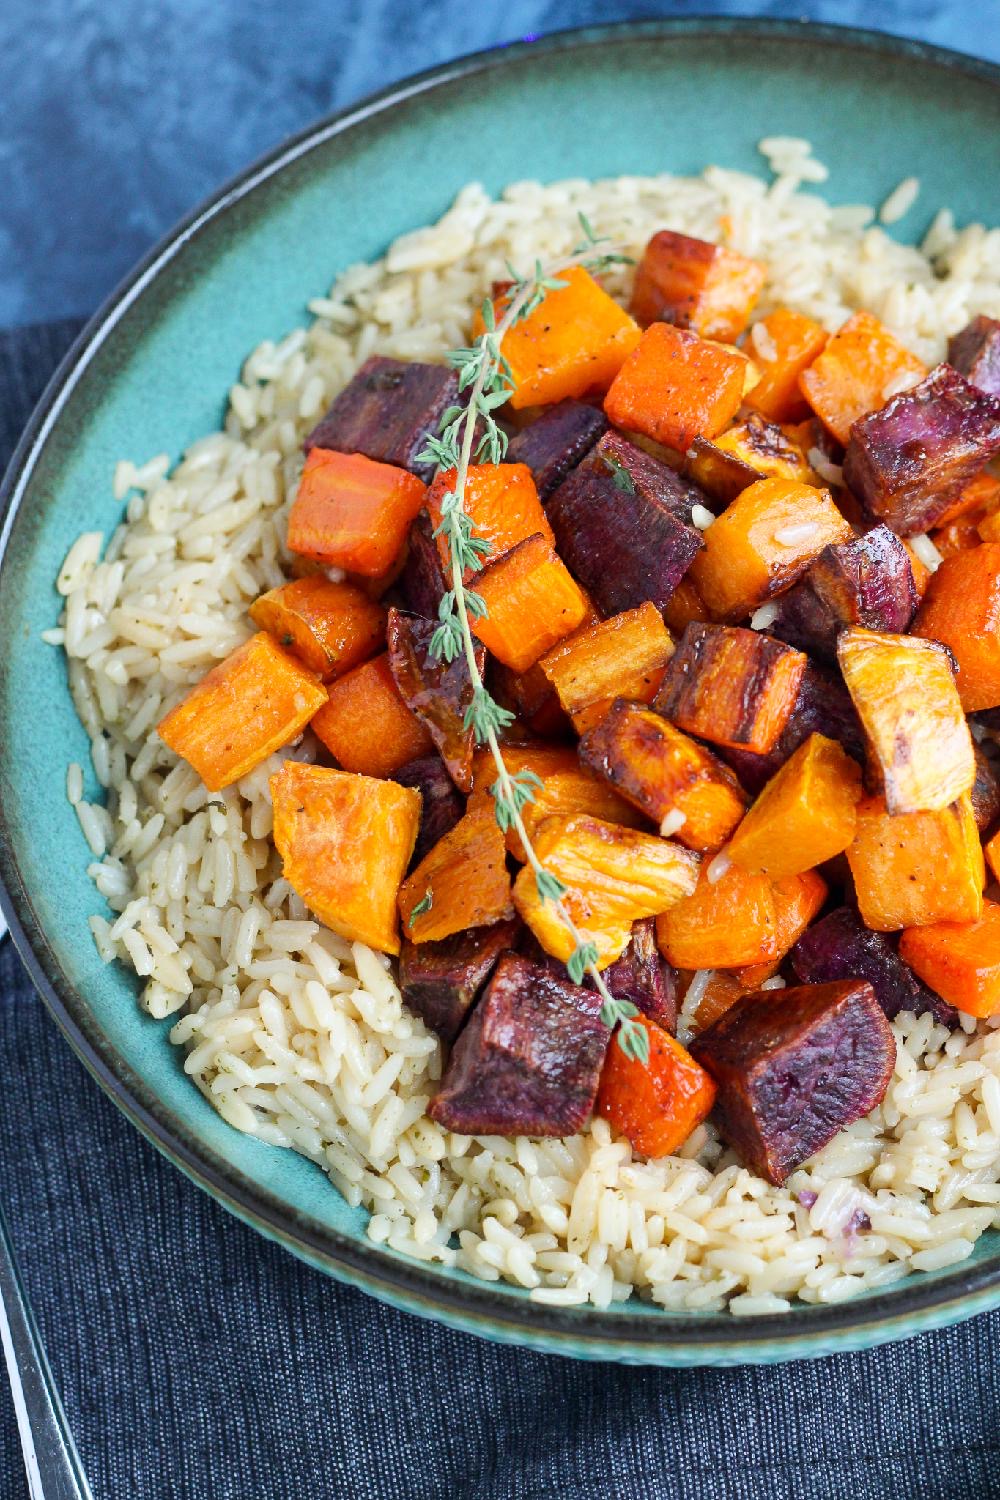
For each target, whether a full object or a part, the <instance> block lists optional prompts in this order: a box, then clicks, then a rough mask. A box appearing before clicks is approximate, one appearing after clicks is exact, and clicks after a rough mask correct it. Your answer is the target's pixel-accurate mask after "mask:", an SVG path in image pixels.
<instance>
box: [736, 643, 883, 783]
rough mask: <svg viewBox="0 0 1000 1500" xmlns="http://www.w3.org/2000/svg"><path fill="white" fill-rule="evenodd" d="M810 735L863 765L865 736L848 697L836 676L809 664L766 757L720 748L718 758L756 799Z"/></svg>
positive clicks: (838, 676) (745, 751) (751, 752)
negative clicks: (837, 746)
mask: <svg viewBox="0 0 1000 1500" xmlns="http://www.w3.org/2000/svg"><path fill="white" fill-rule="evenodd" d="M811 734H825V735H826V737H827V738H828V739H831V740H836V741H837V743H838V744H840V745H842V746H843V747H844V749H845V750H846V751H847V753H848V755H851V756H853V757H854V759H855V760H856V761H858V763H859V764H861V763H863V761H864V758H865V743H864V733H863V731H862V728H861V724H860V721H859V719H858V716H857V713H856V711H855V708H854V704H853V703H852V702H851V697H850V694H849V693H848V691H847V689H846V688H845V687H844V684H843V681H842V679H841V677H840V675H839V673H838V675H837V676H836V677H834V675H833V674H832V673H831V672H827V671H825V670H824V669H823V668H822V667H817V666H816V664H815V663H814V662H811V661H810V662H807V663H806V669H805V671H804V672H803V674H802V678H801V681H800V683H799V691H798V696H797V698H796V699H795V707H794V708H793V709H792V712H791V716H790V717H789V719H788V722H787V724H786V725H785V727H784V729H783V730H782V732H781V734H780V735H779V737H778V739H777V741H776V742H775V745H774V747H773V749H771V750H770V751H768V753H767V754H766V755H755V754H754V753H753V751H751V750H740V749H733V748H731V747H728V748H727V747H720V750H719V754H720V755H721V756H722V759H723V760H724V761H725V762H726V764H727V765H728V766H731V767H732V769H733V770H734V771H735V772H736V775H737V776H738V777H739V780H740V783H741V785H742V786H744V787H745V788H746V790H747V791H748V792H750V794H751V795H752V796H756V794H757V793H758V792H760V791H762V790H763V789H764V787H765V786H766V785H767V783H768V782H769V781H770V779H771V777H772V776H773V775H774V774H775V772H777V771H779V770H780V769H781V767H782V766H783V765H784V764H785V762H786V761H787V760H788V758H789V756H790V755H792V754H793V753H794V752H795V751H796V750H797V749H798V748H799V746H800V745H801V744H803V743H804V741H805V740H807V739H808V738H809V736H810V735H811Z"/></svg>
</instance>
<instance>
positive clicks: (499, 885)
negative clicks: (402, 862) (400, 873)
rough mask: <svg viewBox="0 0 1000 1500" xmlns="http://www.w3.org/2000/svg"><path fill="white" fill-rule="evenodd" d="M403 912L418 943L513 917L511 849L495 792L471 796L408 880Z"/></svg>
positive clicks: (402, 895)
mask: <svg viewBox="0 0 1000 1500" xmlns="http://www.w3.org/2000/svg"><path fill="white" fill-rule="evenodd" d="M399 914H400V916H401V917H402V919H403V931H404V933H405V935H406V937H407V938H409V940H410V941H411V942H413V943H437V942H440V941H441V939H442V938H447V937H452V936H453V935H454V934H455V933H456V932H464V931H465V930H466V928H467V927H487V926H489V925H490V924H491V923H493V922H506V921H509V920H510V918H511V917H513V915H514V908H513V906H512V904H511V899H510V876H509V875H508V873H507V862H506V850H505V849H504V842H503V834H502V833H501V832H500V829H499V827H498V826H497V821H496V818H495V817H494V814H493V799H492V797H489V796H474V797H471V798H470V799H469V805H468V809H467V811H466V813H465V816H464V818H462V819H461V821H460V822H458V823H456V824H455V826H454V828H452V829H451V830H450V832H448V833H446V834H445V836H444V838H443V839H441V840H440V842H439V843H437V844H435V845H434V848H433V849H432V850H431V852H430V853H429V854H428V855H426V856H425V858H424V859H422V860H421V861H420V863H419V865H417V867H416V869H415V870H414V871H413V872H412V874H411V875H409V876H408V877H407V879H406V880H405V881H404V883H403V886H402V889H401V890H400V892H399Z"/></svg>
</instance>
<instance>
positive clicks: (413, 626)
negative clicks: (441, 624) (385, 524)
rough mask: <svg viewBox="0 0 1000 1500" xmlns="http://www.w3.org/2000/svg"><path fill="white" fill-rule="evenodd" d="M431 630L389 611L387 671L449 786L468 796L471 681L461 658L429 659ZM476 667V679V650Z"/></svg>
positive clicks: (480, 657) (415, 618)
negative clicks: (434, 751)
mask: <svg viewBox="0 0 1000 1500" xmlns="http://www.w3.org/2000/svg"><path fill="white" fill-rule="evenodd" d="M436 629H437V626H436V624H435V623H434V621H433V620H425V619H423V618H422V617H421V616H419V615H407V614H404V613H403V611H402V610H399V609H390V611H389V623H388V625H387V627H386V632H385V635H386V641H387V643H388V646H389V666H390V668H391V669H392V675H393V678H394V679H395V682H396V686H397V687H398V689H399V691H400V695H401V697H402V698H403V701H404V702H405V703H406V705H407V707H408V708H409V709H410V711H411V713H414V714H416V716H417V718H418V719H419V720H420V721H421V723H422V724H426V726H427V729H428V730H429V732H430V736H431V739H432V740H433V741H434V743H435V745H436V746H437V748H438V750H439V751H440V753H441V759H442V760H443V761H444V763H445V766H446V768H447V770H448V774H449V776H450V777H451V779H452V781H453V782H454V783H455V785H456V786H457V787H458V789H459V791H460V792H466V793H468V792H471V791H472V749H473V731H472V724H471V722H469V723H468V724H467V723H466V715H467V713H468V710H469V708H470V707H471V704H472V678H471V676H470V675H469V664H468V662H467V661H466V659H465V656H464V654H462V653H460V654H459V655H458V656H456V657H455V660H454V661H446V660H445V658H444V657H443V656H434V655H433V654H432V652H431V649H430V645H431V639H432V637H433V635H434V631H435V630H436ZM476 664H477V666H478V668H479V673H480V676H482V673H483V672H484V670H485V668H486V651H485V648H484V647H482V646H477V647H476Z"/></svg>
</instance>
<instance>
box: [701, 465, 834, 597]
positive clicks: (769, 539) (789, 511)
mask: <svg viewBox="0 0 1000 1500" xmlns="http://www.w3.org/2000/svg"><path fill="white" fill-rule="evenodd" d="M853 536H854V533H853V531H852V530H851V528H850V526H849V525H848V523H847V522H846V521H845V520H844V518H843V516H842V515H841V514H840V511H839V510H838V509H837V507H836V506H835V505H834V503H833V501H832V500H831V499H830V496H829V494H828V493H827V491H826V490H817V489H814V488H813V487H812V486H811V485H807V484H798V483H795V482H793V481H789V480H787V479H761V480H758V482H757V483H756V484H752V485H750V487H749V489H745V490H744V491H743V493H742V494H740V495H738V496H737V498H736V499H735V500H734V501H733V503H732V504H731V505H730V506H729V507H728V508H727V509H726V510H725V511H724V512H723V514H722V515H721V516H720V517H719V519H718V520H717V521H715V522H714V523H713V525H712V526H710V527H709V529H708V530H707V531H706V532H705V538H704V540H705V550H704V552H703V553H702V554H701V555H700V556H699V557H696V558H695V559H694V562H693V563H692V565H691V577H692V579H693V580H694V583H695V586H696V587H697V589H698V592H699V594H700V595H701V597H702V598H703V599H704V601H705V603H706V604H707V605H708V607H709V609H710V610H711V611H712V613H713V615H715V616H717V617H720V618H724V619H728V620H739V619H742V618H743V616H745V615H748V614H749V613H750V612H751V610H753V609H756V608H757V606H758V605H759V604H763V602H764V600H765V599H769V598H770V596H771V595H772V594H777V593H779V592H780V591H781V590H782V589H784V588H787V587H788V585H789V584H791V583H794V581H795V579H796V578H798V577H799V576H800V574H802V573H804V572H805V570H806V569H807V568H808V566H809V564H810V563H811V562H812V560H813V558H814V557H817V556H818V555H819V553H820V552H822V550H823V548H824V547H827V546H830V545H832V544H835V543H838V542H849V541H851V540H852V538H853Z"/></svg>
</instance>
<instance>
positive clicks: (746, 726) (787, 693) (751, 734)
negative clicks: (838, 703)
mask: <svg viewBox="0 0 1000 1500" xmlns="http://www.w3.org/2000/svg"><path fill="white" fill-rule="evenodd" d="M805 668H806V658H805V656H803V654H802V652H801V651H793V650H792V648H791V647H790V646H786V645H784V644H783V642H781V641H773V640H771V639H770V638H769V637H768V636H765V635H760V634H759V633H758V632H757V631H755V630H742V629H738V628H735V627H733V626H729V625H703V624H692V625H689V626H688V627H687V629H686V630H685V632H684V634H683V636H682V637H681V639H680V642H679V643H678V646H677V650H676V651H675V653H674V655H673V656H672V657H671V659H670V664H669V666H668V667H667V675H666V677H665V678H664V679H663V686H662V687H661V688H660V691H659V692H658V693H657V695H656V697H655V698H654V700H653V707H654V708H655V709H656V711H657V712H658V713H661V714H663V716H664V718H667V719H670V720H671V721H672V722H673V723H674V724H677V725H678V726H679V727H680V728H681V729H684V730H686V731H687V733H688V734H695V735H698V736H699V737H700V738H701V739H706V740H709V741H711V743H712V744H715V745H729V746H734V747H736V748H737V749H738V748H740V747H741V746H744V747H746V749H748V750H754V751H756V752H757V753H758V754H765V753H766V752H767V751H768V750H771V749H773V748H774V745H775V744H776V742H777V740H778V737H779V735H780V734H781V732H782V730H783V729H784V727H785V725H786V724H787V723H788V719H789V716H790V714H791V712H792V709H793V708H794V706H795V701H796V696H797V694H798V690H799V683H800V682H801V680H802V674H803V672H804V671H805Z"/></svg>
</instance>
